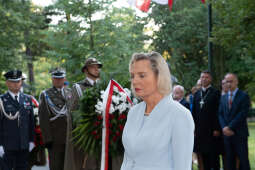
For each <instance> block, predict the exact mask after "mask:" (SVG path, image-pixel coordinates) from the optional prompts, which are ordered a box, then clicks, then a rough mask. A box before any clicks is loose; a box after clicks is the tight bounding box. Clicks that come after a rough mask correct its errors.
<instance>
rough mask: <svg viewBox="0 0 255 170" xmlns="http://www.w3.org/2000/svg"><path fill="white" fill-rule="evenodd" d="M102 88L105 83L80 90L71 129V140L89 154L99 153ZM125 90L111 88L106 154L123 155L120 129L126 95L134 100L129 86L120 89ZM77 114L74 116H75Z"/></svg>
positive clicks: (122, 124) (121, 130)
mask: <svg viewBox="0 0 255 170" xmlns="http://www.w3.org/2000/svg"><path fill="white" fill-rule="evenodd" d="M105 89H106V84H105V83H103V82H102V83H98V84H97V85H95V86H93V87H91V88H88V89H86V90H85V91H84V94H83V97H82V98H81V100H80V106H81V107H80V109H79V111H78V112H76V113H75V114H76V118H75V119H76V120H75V122H74V123H75V124H76V128H75V129H74V131H73V134H74V143H75V144H76V145H77V146H79V147H80V148H81V149H82V150H84V151H85V152H86V153H88V154H89V155H93V156H96V157H97V158H99V157H100V155H101V145H102V128H103V111H104V110H103V94H104V90H105ZM124 90H125V92H126V93H123V92H118V89H117V88H114V90H113V95H112V103H111V106H110V111H109V113H110V115H109V128H110V129H109V139H110V140H109V155H111V156H112V157H115V156H118V155H122V154H123V151H124V149H123V145H122V140H121V137H122V132H123V129H124V125H125V122H126V119H127V113H128V111H129V109H130V107H131V104H130V103H129V102H128V101H127V95H128V97H129V98H130V99H131V100H132V101H133V104H136V103H137V102H138V101H137V100H136V98H134V97H133V96H132V95H131V92H130V90H129V89H127V88H124ZM77 115H78V116H77Z"/></svg>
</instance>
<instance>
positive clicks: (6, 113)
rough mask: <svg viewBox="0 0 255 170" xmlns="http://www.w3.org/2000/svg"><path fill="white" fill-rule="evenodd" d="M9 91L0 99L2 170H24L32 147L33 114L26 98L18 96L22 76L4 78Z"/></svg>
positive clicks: (15, 73) (13, 72) (14, 72)
mask: <svg viewBox="0 0 255 170" xmlns="http://www.w3.org/2000/svg"><path fill="white" fill-rule="evenodd" d="M4 76H5V78H6V85H7V87H8V91H7V92H6V93H5V94H3V95H2V96H1V97H0V157H1V161H0V163H1V164H2V165H1V166H0V168H1V170H2V169H3V170H11V169H12V170H27V169H28V155H29V152H30V151H31V150H32V149H33V147H34V143H33V141H34V129H35V126H34V112H33V106H32V100H31V97H30V96H29V95H26V94H24V93H22V92H20V89H21V85H22V80H21V79H22V72H21V71H19V70H11V71H8V72H7V73H5V74H4Z"/></svg>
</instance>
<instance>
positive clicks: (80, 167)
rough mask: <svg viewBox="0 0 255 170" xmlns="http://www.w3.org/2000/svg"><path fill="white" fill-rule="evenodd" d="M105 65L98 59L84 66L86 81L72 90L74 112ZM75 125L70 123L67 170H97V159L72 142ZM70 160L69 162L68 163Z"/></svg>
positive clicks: (87, 61) (79, 83) (91, 59)
mask: <svg viewBox="0 0 255 170" xmlns="http://www.w3.org/2000/svg"><path fill="white" fill-rule="evenodd" d="M102 66H103V65H102V64H101V62H99V61H98V60H97V59H96V58H88V59H87V60H86V61H85V64H84V66H83V67H82V69H81V71H82V72H83V73H84V74H85V79H84V80H82V81H80V82H77V83H74V85H73V88H72V94H73V95H72V96H73V98H72V101H73V103H72V111H75V110H78V109H79V100H80V97H81V96H82V93H83V92H84V91H85V89H86V88H90V87H92V86H93V85H95V83H96V82H97V81H99V77H100V68H101V67H102ZM74 126H75V125H72V120H71V119H70V120H69V121H68V129H69V130H68V134H67V136H68V139H69V144H68V146H67V148H66V149H67V152H68V153H70V154H68V155H67V157H66V161H65V163H66V165H65V170H69V169H73V170H95V169H96V168H98V167H97V162H96V160H95V158H92V157H88V156H87V155H86V154H85V153H84V152H83V151H82V150H80V149H78V148H77V147H76V146H74V145H73V143H72V142H71V139H72V130H73V129H74V128H75V127H74ZM67 160H69V161H67Z"/></svg>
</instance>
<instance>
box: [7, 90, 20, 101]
mask: <svg viewBox="0 0 255 170" xmlns="http://www.w3.org/2000/svg"><path fill="white" fill-rule="evenodd" d="M8 93H9V94H10V95H11V96H12V98H13V99H14V100H16V99H15V96H18V98H17V100H18V102H19V96H20V92H18V93H17V94H14V93H13V92H11V91H10V90H8Z"/></svg>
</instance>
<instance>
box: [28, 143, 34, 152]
mask: <svg viewBox="0 0 255 170" xmlns="http://www.w3.org/2000/svg"><path fill="white" fill-rule="evenodd" d="M34 147H35V144H34V142H29V152H31V151H32V150H33V149H34Z"/></svg>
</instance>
